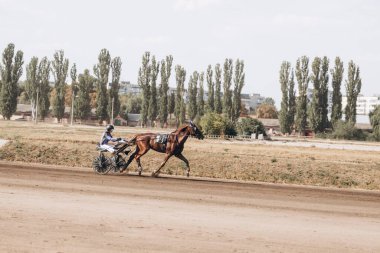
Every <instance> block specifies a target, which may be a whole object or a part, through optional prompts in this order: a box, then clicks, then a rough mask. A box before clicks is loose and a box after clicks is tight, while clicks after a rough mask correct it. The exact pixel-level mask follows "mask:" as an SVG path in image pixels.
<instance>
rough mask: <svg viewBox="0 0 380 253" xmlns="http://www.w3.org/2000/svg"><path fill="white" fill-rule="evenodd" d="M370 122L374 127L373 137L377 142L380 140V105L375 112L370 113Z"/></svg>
mask: <svg viewBox="0 0 380 253" xmlns="http://www.w3.org/2000/svg"><path fill="white" fill-rule="evenodd" d="M369 121H370V123H371V126H372V130H373V131H372V136H373V137H374V139H375V140H377V141H379V140H380V105H378V106H376V107H375V109H374V110H373V111H371V112H370V113H369Z"/></svg>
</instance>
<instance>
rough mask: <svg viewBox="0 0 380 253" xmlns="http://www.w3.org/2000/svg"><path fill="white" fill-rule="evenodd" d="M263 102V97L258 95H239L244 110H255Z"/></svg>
mask: <svg viewBox="0 0 380 253" xmlns="http://www.w3.org/2000/svg"><path fill="white" fill-rule="evenodd" d="M264 100H265V97H262V96H261V95H260V94H258V93H252V94H241V102H242V103H243V104H244V106H245V108H246V109H247V110H248V111H251V110H253V109H256V108H257V107H258V106H259V105H261V104H262V103H263V102H264Z"/></svg>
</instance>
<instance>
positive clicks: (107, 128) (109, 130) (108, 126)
mask: <svg viewBox="0 0 380 253" xmlns="http://www.w3.org/2000/svg"><path fill="white" fill-rule="evenodd" d="M114 129H115V127H114V126H113V125H111V124H109V125H107V126H106V131H107V132H111V131H112V130H114Z"/></svg>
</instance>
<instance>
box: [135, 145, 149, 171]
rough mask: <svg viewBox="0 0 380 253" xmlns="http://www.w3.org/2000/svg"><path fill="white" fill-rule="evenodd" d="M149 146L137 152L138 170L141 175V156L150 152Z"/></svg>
mask: <svg viewBox="0 0 380 253" xmlns="http://www.w3.org/2000/svg"><path fill="white" fill-rule="evenodd" d="M148 150H149V148H145V149H141V150H140V152H138V153H137V155H136V156H135V160H136V162H137V172H138V173H139V176H141V173H142V170H143V168H142V166H141V162H140V157H142V156H143V155H145V154H146V152H148Z"/></svg>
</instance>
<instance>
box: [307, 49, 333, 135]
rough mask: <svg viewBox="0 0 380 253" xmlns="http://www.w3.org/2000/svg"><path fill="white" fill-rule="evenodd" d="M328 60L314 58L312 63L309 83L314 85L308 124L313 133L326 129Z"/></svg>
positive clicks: (325, 58)
mask: <svg viewBox="0 0 380 253" xmlns="http://www.w3.org/2000/svg"><path fill="white" fill-rule="evenodd" d="M328 71H329V60H328V59H327V57H326V56H325V57H323V59H321V58H319V57H316V58H315V59H314V61H313V63H312V75H311V81H312V83H313V85H314V89H313V98H312V102H311V109H310V123H311V127H312V128H313V130H314V131H315V132H323V131H324V130H325V129H326V128H327V127H328V116H327V114H328V82H329V73H328Z"/></svg>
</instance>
